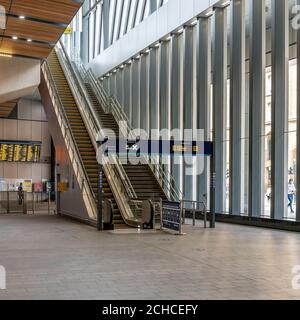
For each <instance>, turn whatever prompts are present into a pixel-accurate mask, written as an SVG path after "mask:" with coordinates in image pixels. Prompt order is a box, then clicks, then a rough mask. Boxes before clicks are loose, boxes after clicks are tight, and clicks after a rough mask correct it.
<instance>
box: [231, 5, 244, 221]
mask: <svg viewBox="0 0 300 320" xmlns="http://www.w3.org/2000/svg"><path fill="white" fill-rule="evenodd" d="M245 36H246V32H245V0H232V16H231V40H232V43H231V45H232V48H231V68H230V69H231V77H230V93H231V94H230V173H231V177H230V213H231V214H234V215H240V214H241V213H244V210H245V208H244V202H245V201H244V200H245V198H244V197H245V93H246V91H245Z"/></svg>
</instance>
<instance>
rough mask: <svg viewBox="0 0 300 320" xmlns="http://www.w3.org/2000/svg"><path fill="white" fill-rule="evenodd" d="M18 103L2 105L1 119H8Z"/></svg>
mask: <svg viewBox="0 0 300 320" xmlns="http://www.w3.org/2000/svg"><path fill="white" fill-rule="evenodd" d="M17 103H18V100H13V101H9V102H5V103H0V118H7V117H8V116H9V115H10V113H11V112H12V111H13V109H14V107H15V106H16V104H17Z"/></svg>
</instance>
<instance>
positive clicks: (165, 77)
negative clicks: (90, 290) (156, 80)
mask: <svg viewBox="0 0 300 320" xmlns="http://www.w3.org/2000/svg"><path fill="white" fill-rule="evenodd" d="M169 72H170V68H169V41H163V42H162V43H161V46H160V86H159V88H160V94H159V96H160V99H159V100H160V109H159V120H160V129H169V114H170V110H169V104H170V101H169V98H170V96H169V90H170V86H169Z"/></svg>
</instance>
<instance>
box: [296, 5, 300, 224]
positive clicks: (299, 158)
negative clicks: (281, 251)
mask: <svg viewBox="0 0 300 320" xmlns="http://www.w3.org/2000/svg"><path fill="white" fill-rule="evenodd" d="M297 4H298V5H300V0H297ZM297 66H298V68H297V161H296V163H297V181H296V183H297V186H296V189H297V196H296V205H297V208H296V220H297V221H300V194H299V191H300V67H299V66H300V29H298V31H297Z"/></svg>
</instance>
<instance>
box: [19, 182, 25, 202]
mask: <svg viewBox="0 0 300 320" xmlns="http://www.w3.org/2000/svg"><path fill="white" fill-rule="evenodd" d="M23 199H24V190H23V183H20V185H19V187H18V200H19V205H20V206H21V205H22V204H23Z"/></svg>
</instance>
